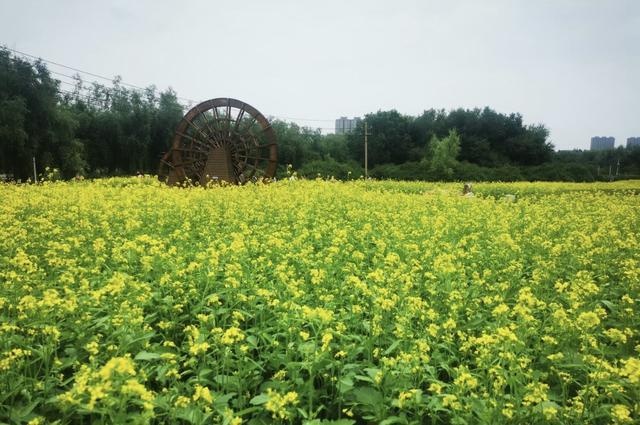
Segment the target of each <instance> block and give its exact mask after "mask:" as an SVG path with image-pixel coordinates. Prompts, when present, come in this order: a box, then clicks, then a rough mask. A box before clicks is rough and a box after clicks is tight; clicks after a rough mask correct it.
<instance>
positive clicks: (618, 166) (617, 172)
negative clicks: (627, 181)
mask: <svg viewBox="0 0 640 425" xmlns="http://www.w3.org/2000/svg"><path fill="white" fill-rule="evenodd" d="M618 174H620V158H618V163H617V164H616V177H618Z"/></svg>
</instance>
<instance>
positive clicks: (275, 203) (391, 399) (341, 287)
mask: <svg viewBox="0 0 640 425" xmlns="http://www.w3.org/2000/svg"><path fill="white" fill-rule="evenodd" d="M460 186H461V185H459V184H426V183H399V182H373V181H352V182H345V183H341V182H333V181H283V182H278V183H275V184H271V185H249V186H245V187H222V188H212V189H202V188H168V187H165V186H164V185H162V184H160V183H159V182H157V181H156V180H155V179H154V178H151V177H148V178H131V179H124V178H115V179H105V180H97V181H92V182H90V181H84V182H67V183H65V182H56V183H50V182H46V183H44V184H39V185H12V184H1V185H0V200H1V202H0V213H1V214H0V319H1V320H0V423H12V424H25V423H28V424H44V423H55V424H80V423H117V424H123V423H191V424H205V423H207V424H208V423H214V424H216V423H217V424H225V425H227V424H234V425H237V424H241V423H246V424H268V423H295V424H299V423H305V424H310V425H312V424H344V425H347V424H355V423H358V424H360V423H377V424H383V425H391V424H421V423H427V424H445V423H454V424H475V423H514V424H519V423H528V424H536V423H556V424H582V423H602V424H605V423H613V424H627V423H628V424H630V423H638V422H639V421H640V405H639V400H640V335H639V332H640V314H639V313H640V215H639V209H640V197H639V196H638V194H639V193H640V182H637V181H630V182H616V183H606V184H605V183H599V184H568V183H562V184H560V183H514V184H499V183H495V184H489V183H487V184H477V185H475V186H474V189H475V192H476V193H475V196H474V197H465V196H461V195H460V189H461V187H460ZM508 194H513V195H515V197H513V196H510V197H506V198H505V195H508Z"/></svg>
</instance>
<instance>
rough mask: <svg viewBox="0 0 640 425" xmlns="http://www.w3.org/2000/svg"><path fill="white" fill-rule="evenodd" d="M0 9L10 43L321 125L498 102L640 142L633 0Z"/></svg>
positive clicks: (637, 7)
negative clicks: (370, 115)
mask: <svg viewBox="0 0 640 425" xmlns="http://www.w3.org/2000/svg"><path fill="white" fill-rule="evenodd" d="M0 17H1V22H2V24H1V25H0V44H4V45H6V46H7V47H10V48H13V49H17V50H20V51H23V52H26V53H30V54H33V55H36V56H40V57H42V58H45V59H49V60H52V61H55V62H59V63H62V64H66V65H70V66H72V67H76V68H79V69H82V70H86V71H90V72H94V73H97V74H102V75H107V76H114V75H120V76H122V78H123V80H124V81H125V82H128V83H131V84H136V85H141V86H147V85H150V84H155V85H156V86H157V87H158V88H161V89H164V88H166V87H169V86H171V87H173V88H174V89H175V90H176V91H177V92H178V95H179V96H182V97H185V98H190V99H195V100H204V99H209V98H214V97H235V98H239V99H241V100H243V101H246V102H247V103H250V104H252V105H253V106H255V107H256V108H258V109H259V110H260V111H261V112H262V113H264V114H265V115H272V116H278V117H293V118H305V119H314V120H326V121H303V120H298V123H300V124H303V125H309V126H312V127H324V128H331V127H333V120H334V119H335V118H337V117H339V116H342V115H346V116H361V115H364V114H365V113H368V112H374V111H377V110H380V109H381V110H386V109H397V110H398V111H400V112H401V113H405V114H411V115H417V114H420V113H421V112H422V111H423V110H424V109H429V108H445V109H452V108H457V107H465V108H473V107H484V106H490V107H491V108H494V109H496V110H497V111H499V112H505V113H509V112H520V113H521V114H522V115H523V116H524V120H525V122H526V123H532V124H533V123H544V124H545V125H546V126H547V127H548V128H549V129H550V130H551V140H552V142H553V143H554V144H555V146H556V148H557V149H571V148H583V149H584V148H588V146H589V140H590V137H591V136H596V135H607V136H614V137H615V138H616V145H621V144H625V141H626V138H627V137H630V136H640V1H638V0H598V1H596V0H548V1H531V0H487V1H479V0H469V1H462V0H460V1H455V0H453V1H445V0H440V1H430V0H429V1H428V0H422V1H403V0H395V1H393V2H392V1H372V0H370V1H344V0H343V1H333V0H325V1H317V0H316V1H304V0H297V1H293V0H292V1H285V0H274V1H253V0H245V1H242V2H236V1H230V0H227V1H213V0H210V1H204V0H190V1H180V2H178V1H160V0H156V1H152V0H144V1H125V0H114V1H107V0H103V1H88V0H59V1H55V2H54V1H45V0H42V1H33V0H21V1H15V0H0ZM51 69H55V70H58V71H60V72H63V71H64V72H67V73H68V72H69V71H68V70H67V71H65V70H63V69H59V68H56V67H55V66H51ZM62 78H63V77H62Z"/></svg>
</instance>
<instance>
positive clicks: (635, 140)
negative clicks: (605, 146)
mask: <svg viewBox="0 0 640 425" xmlns="http://www.w3.org/2000/svg"><path fill="white" fill-rule="evenodd" d="M628 148H640V137H629V138H627V149H628Z"/></svg>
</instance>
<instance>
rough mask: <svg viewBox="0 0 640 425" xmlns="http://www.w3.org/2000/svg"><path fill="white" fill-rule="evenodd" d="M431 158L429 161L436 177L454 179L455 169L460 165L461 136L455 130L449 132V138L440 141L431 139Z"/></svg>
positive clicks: (435, 138)
mask: <svg viewBox="0 0 640 425" xmlns="http://www.w3.org/2000/svg"><path fill="white" fill-rule="evenodd" d="M429 151H430V158H429V159H428V160H427V161H428V164H429V168H430V170H431V172H432V173H433V174H434V175H436V176H441V177H442V178H443V179H445V180H448V179H451V177H453V168H454V167H455V166H456V164H457V163H458V161H457V159H456V158H457V157H458V155H459V153H460V136H458V132H457V131H456V130H455V129H453V130H450V131H449V134H448V135H447V137H444V138H442V139H438V138H437V137H436V136H432V137H431V141H430V142H429Z"/></svg>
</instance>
